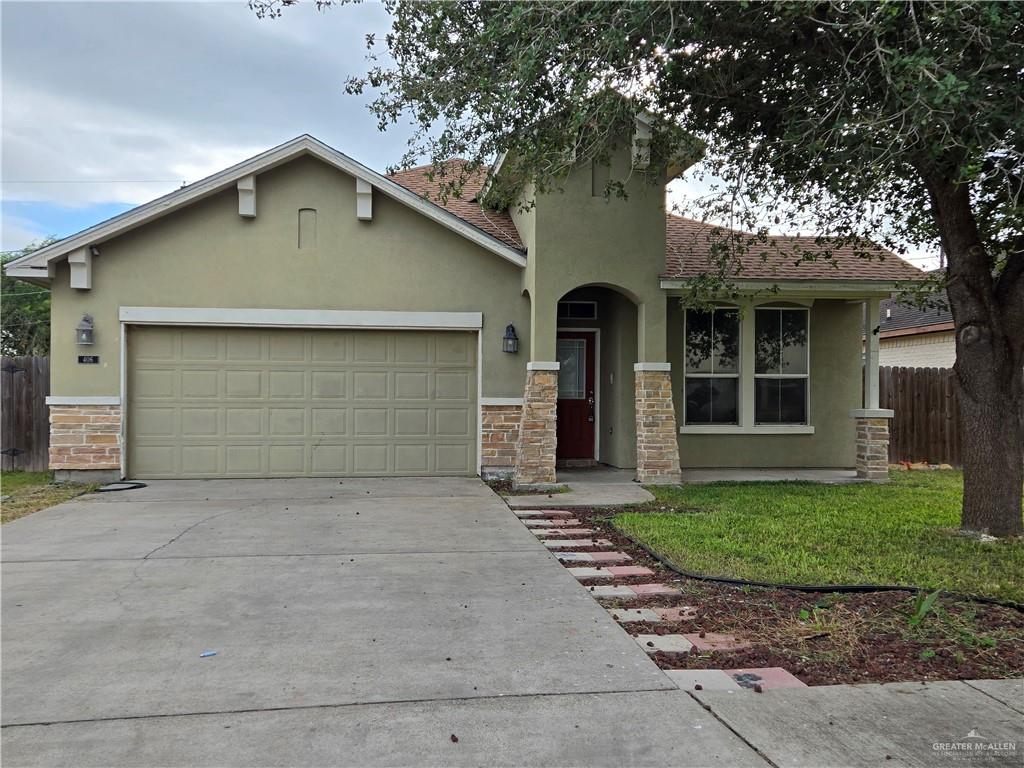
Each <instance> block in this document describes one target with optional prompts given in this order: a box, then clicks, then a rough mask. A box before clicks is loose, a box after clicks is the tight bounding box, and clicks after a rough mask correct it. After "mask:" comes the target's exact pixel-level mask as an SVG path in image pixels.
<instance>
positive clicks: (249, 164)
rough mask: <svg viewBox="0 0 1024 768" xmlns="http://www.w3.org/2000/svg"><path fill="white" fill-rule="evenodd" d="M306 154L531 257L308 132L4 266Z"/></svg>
mask: <svg viewBox="0 0 1024 768" xmlns="http://www.w3.org/2000/svg"><path fill="white" fill-rule="evenodd" d="M303 155H312V156H314V157H317V158H319V159H320V160H323V161H324V162H326V163H328V164H330V165H332V166H334V167H335V168H338V169H339V170H341V171H344V172H346V173H348V174H349V175H351V176H354V177H355V178H358V179H363V180H364V181H367V182H369V183H370V184H371V185H372V186H373V187H374V188H376V189H377V190H379V191H380V192H381V193H383V194H385V195H387V196H388V197H390V198H392V199H394V200H396V201H398V202H400V203H403V204H404V205H407V206H409V207H410V208H412V209H414V210H416V211H418V212H419V213H422V214H424V215H425V216H427V217H428V218H431V219H433V220H435V221H437V222H438V223H439V224H441V225H442V226H444V227H446V228H448V229H450V230H452V231H454V232H455V233H457V234H459V235H461V236H463V237H465V238H467V239H469V240H472V241H473V242H475V243H477V244H478V245H480V246H481V247H483V248H485V249H486V250H489V251H491V252H493V253H495V254H496V255H498V256H501V257H502V258H504V259H506V260H507V261H510V262H512V263H513V264H515V265H517V266H519V267H521V268H523V267H525V266H526V257H525V256H524V255H523V254H522V253H521V252H520V251H518V250H517V249H515V248H513V247H511V246H509V245H506V244H505V243H503V242H501V241H500V240H498V239H497V238H496V237H493V236H492V235H489V234H488V233H486V232H484V231H483V230H481V229H479V228H477V227H474V226H473V225H472V224H469V223H468V222H466V221H464V220H462V219H460V218H459V217H458V216H456V215H455V214H453V213H450V212H449V211H446V210H445V209H444V208H442V207H440V206H439V205H437V204H436V203H433V202H431V201H430V200H427V199H425V198H422V197H420V196H419V195H416V194H415V193H414V192H411V191H410V190H408V189H406V188H405V187H403V186H401V185H400V184H398V183H397V182H395V181H392V180H391V179H389V178H387V177H386V176H383V175H381V174H379V173H377V172H376V171H374V170H372V169H370V168H367V167H366V166H365V165H363V164H362V163H359V162H357V161H355V160H353V159H352V158H350V157H349V156H348V155H345V154H343V153H342V152H339V151H338V150H336V149H334V148H332V147H330V146H328V145H326V144H324V143H323V142H321V141H319V140H318V139H315V138H313V137H312V136H309V135H303V136H299V137H297V138H295V139H292V140H291V141H288V142H286V143H284V144H281V145H279V146H277V147H274V148H273V149H270V150H267V151H266V152H264V153H262V154H259V155H256V156H255V157H252V158H249V159H248V160H244V161H242V162H241V163H238V164H237V165H233V166H231V167H230V168H226V169H225V170H223V171H219V172H217V173H215V174H213V175H211V176H207V177H206V178H205V179H201V180H200V181H197V182H195V183H193V184H190V185H188V186H187V187H182V188H181V189H178V190H175V191H174V192H171V193H169V194H167V195H164V196H163V197H159V198H157V199H156V200H153V201H151V202H148V203H144V204H142V205H140V206H137V207H135V208H132V209H131V210H130V211H126V212H124V213H122V214H121V215H119V216H115V217H114V218H112V219H108V220H107V221H104V222H100V223H99V224H96V225H94V226H92V227H89V228H88V229H84V230H82V231H81V232H78V233H77V234H74V235H71V236H69V237H66V238H64V239H63V240H58V241H57V242H55V243H51V244H50V245H48V246H45V247H43V248H40V249H39V250H37V251H33V252H32V253H30V254H26V255H25V256H22V257H21V258H19V259H15V260H14V261H12V262H10V263H9V264H7V265H6V267H5V269H4V271H5V272H6V273H7V274H8V275H9V276H11V277H17V278H19V279H26V277H27V275H25V274H16V272H20V270H21V269H22V268H25V267H48V266H49V265H50V264H52V263H54V262H57V261H60V260H62V259H63V258H66V257H67V255H68V254H69V253H70V252H71V251H73V250H75V249H76V248H81V247H83V246H88V245H96V244H99V243H101V242H103V241H105V240H109V239H111V238H112V237H116V236H118V235H121V234H124V233H125V232H128V231H130V230H132V229H136V228H137V227H141V226H143V225H145V224H148V223H150V222H151V221H154V220H156V219H158V218H160V217H162V216H166V215H167V214H169V213H172V212H174V211H176V210H179V209H181V208H183V207H185V206H186V205H190V204H192V203H194V202H197V201H199V200H202V199H204V198H206V197H209V196H211V195H215V194H217V193H219V192H222V191H224V190H225V189H228V188H230V187H231V185H232V184H235V183H237V182H238V180H239V179H241V178H244V177H245V176H249V175H251V174H254V173H263V172H265V171H268V170H271V169H272V168H275V167H277V166H279V165H282V164H284V163H286V162H289V161H291V160H294V159H295V158H297V157H301V156H303Z"/></svg>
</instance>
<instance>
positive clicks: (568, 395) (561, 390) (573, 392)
mask: <svg viewBox="0 0 1024 768" xmlns="http://www.w3.org/2000/svg"><path fill="white" fill-rule="evenodd" d="M555 355H556V356H557V357H558V399H559V400H582V399H583V398H584V397H586V394H585V392H586V386H587V381H586V379H587V366H586V359H587V342H586V340H585V339H559V340H558V342H557V351H556V352H555Z"/></svg>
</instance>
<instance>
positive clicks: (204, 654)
mask: <svg viewBox="0 0 1024 768" xmlns="http://www.w3.org/2000/svg"><path fill="white" fill-rule="evenodd" d="M216 655H217V652H216V651H203V652H202V653H200V654H199V658H200V659H208V658H210V657H211V656H216Z"/></svg>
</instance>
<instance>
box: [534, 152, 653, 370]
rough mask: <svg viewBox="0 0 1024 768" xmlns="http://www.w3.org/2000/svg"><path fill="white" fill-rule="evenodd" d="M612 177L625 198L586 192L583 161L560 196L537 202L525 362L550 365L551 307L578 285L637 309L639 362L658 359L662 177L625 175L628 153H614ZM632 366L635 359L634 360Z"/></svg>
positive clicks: (540, 198) (547, 196)
mask: <svg viewBox="0 0 1024 768" xmlns="http://www.w3.org/2000/svg"><path fill="white" fill-rule="evenodd" d="M611 175H612V177H613V178H614V179H617V180H621V181H624V182H625V186H626V191H627V193H628V197H627V198H626V199H623V198H619V197H615V196H612V197H610V198H605V197H604V196H603V195H599V196H594V195H593V194H592V184H591V181H592V179H591V168H590V165H589V163H584V164H581V165H580V166H578V167H577V168H576V169H575V170H574V171H573V172H572V173H570V174H569V176H568V177H567V178H565V179H564V180H563V182H562V184H561V189H560V190H553V191H550V192H548V193H546V194H543V195H539V196H537V197H536V201H535V202H536V205H535V208H534V209H533V211H532V212H530V213H529V214H528V216H522V217H521V218H524V219H525V218H529V219H530V221H529V222H528V223H527V224H526V231H527V233H528V237H529V239H530V241H532V242H533V243H534V247H533V248H532V249H531V252H530V261H531V264H530V266H529V267H527V271H526V273H525V280H524V284H525V288H526V289H527V291H528V292H529V294H530V297H531V300H532V303H531V316H532V325H531V327H532V331H533V348H532V357H531V358H530V359H531V360H541V361H546V360H554V354H555V328H556V325H557V323H556V312H555V307H556V304H557V302H558V300H559V299H560V298H561V297H562V296H563V295H565V294H566V293H568V292H569V291H571V290H573V289H574V288H578V287H580V286H586V285H606V286H611V287H614V288H616V289H619V290H621V291H623V292H624V293H625V294H626V295H628V296H629V297H630V298H631V299H632V300H634V301H635V303H636V304H637V306H638V311H639V318H640V322H639V325H640V328H639V331H638V348H637V355H638V360H642V361H664V354H665V300H664V294H663V292H662V290H661V288H660V286H659V281H658V278H659V276H660V275H661V273H662V271H663V270H664V268H665V190H664V179H663V178H662V177H661V176H660V175H657V174H655V175H654V176H653V177H652V176H649V175H647V174H642V173H639V172H635V171H631V169H630V156H629V151H628V149H627V148H625V147H623V148H622V149H620V150H618V151H617V152H615V153H614V154H613V156H612V161H611ZM634 362H636V361H634Z"/></svg>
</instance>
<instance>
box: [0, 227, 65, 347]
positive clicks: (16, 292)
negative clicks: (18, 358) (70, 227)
mask: <svg viewBox="0 0 1024 768" xmlns="http://www.w3.org/2000/svg"><path fill="white" fill-rule="evenodd" d="M52 242H53V238H50V239H48V240H44V241H43V242H42V243H33V244H31V245H29V246H27V247H25V248H23V249H22V250H20V251H8V252H4V253H0V268H2V266H3V265H6V264H7V263H8V262H10V261H14V260H15V259H20V258H21V257H22V256H26V255H28V254H29V253H31V252H32V251H34V250H37V249H38V248H42V247H43V246H44V245H48V244H50V243H52ZM0 352H2V353H3V354H5V355H48V354H49V353H50V291H49V290H48V289H46V288H40V287H39V286H38V285H32V284H30V283H25V282H22V281H21V280H16V279H15V278H13V277H8V276H7V273H3V274H2V275H0Z"/></svg>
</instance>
